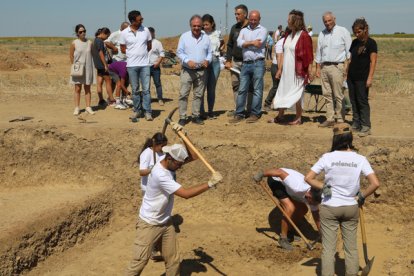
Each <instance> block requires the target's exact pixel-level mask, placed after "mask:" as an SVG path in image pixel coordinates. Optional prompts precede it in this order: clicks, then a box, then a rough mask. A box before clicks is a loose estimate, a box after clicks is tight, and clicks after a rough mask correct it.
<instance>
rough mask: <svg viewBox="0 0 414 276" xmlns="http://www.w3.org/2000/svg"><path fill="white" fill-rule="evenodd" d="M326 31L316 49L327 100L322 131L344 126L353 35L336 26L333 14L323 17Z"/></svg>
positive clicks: (318, 70)
mask: <svg viewBox="0 0 414 276" xmlns="http://www.w3.org/2000/svg"><path fill="white" fill-rule="evenodd" d="M322 21H323V24H324V25H325V29H324V30H323V31H322V32H320V33H319V36H318V46H317V48H316V56H315V62H316V76H317V77H320V78H321V83H322V93H323V96H324V98H325V100H326V121H325V122H323V123H322V124H320V125H319V126H320V127H333V125H334V124H335V121H336V122H337V123H343V122H344V112H343V110H342V100H343V98H344V94H343V89H342V85H343V82H344V80H346V74H347V71H348V69H347V67H348V59H349V58H350V52H349V49H350V47H351V43H352V39H351V34H350V33H349V32H348V30H347V29H345V28H344V27H340V26H338V25H336V23H335V16H334V15H333V13H332V12H325V13H324V14H323V16H322Z"/></svg>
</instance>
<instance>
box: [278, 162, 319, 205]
mask: <svg viewBox="0 0 414 276" xmlns="http://www.w3.org/2000/svg"><path fill="white" fill-rule="evenodd" d="M281 170H283V171H285V172H286V173H287V174H288V176H287V177H285V179H283V180H282V179H281V178H279V177H272V179H274V180H276V181H280V183H282V184H283V186H284V188H285V189H286V193H287V194H288V195H289V197H291V198H292V199H294V200H296V201H298V202H302V203H305V204H308V201H307V200H306V199H305V194H306V192H307V191H309V190H310V189H311V186H310V185H309V184H308V183H306V182H305V176H304V175H303V174H301V173H300V172H298V171H295V170H292V169H286V168H281ZM309 207H310V209H311V210H312V211H316V210H318V206H317V205H310V206H309Z"/></svg>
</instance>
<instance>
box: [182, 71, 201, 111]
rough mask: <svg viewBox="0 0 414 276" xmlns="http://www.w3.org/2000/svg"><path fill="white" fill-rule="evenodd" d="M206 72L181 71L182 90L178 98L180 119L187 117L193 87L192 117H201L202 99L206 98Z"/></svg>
mask: <svg viewBox="0 0 414 276" xmlns="http://www.w3.org/2000/svg"><path fill="white" fill-rule="evenodd" d="M205 71H206V70H191V69H187V68H183V69H181V75H180V82H181V89H180V95H179V97H178V111H179V113H180V119H186V117H187V104H188V96H189V95H190V90H191V87H192V88H193V94H194V95H193V105H192V109H193V110H192V115H193V116H194V117H198V116H200V106H201V98H203V96H204V88H205V87H206V76H207V74H205Z"/></svg>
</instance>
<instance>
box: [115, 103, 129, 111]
mask: <svg viewBox="0 0 414 276" xmlns="http://www.w3.org/2000/svg"><path fill="white" fill-rule="evenodd" d="M115 109H119V110H125V109H127V107H126V106H125V105H123V104H122V103H117V104H116V105H115Z"/></svg>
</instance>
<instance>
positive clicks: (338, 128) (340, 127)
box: [333, 123, 352, 135]
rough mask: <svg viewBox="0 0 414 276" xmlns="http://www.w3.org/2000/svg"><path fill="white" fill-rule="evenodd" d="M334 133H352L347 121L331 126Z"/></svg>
mask: <svg viewBox="0 0 414 276" xmlns="http://www.w3.org/2000/svg"><path fill="white" fill-rule="evenodd" d="M333 133H334V135H340V134H344V133H352V129H351V126H350V125H349V124H347V123H339V124H335V125H334V126H333Z"/></svg>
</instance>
